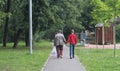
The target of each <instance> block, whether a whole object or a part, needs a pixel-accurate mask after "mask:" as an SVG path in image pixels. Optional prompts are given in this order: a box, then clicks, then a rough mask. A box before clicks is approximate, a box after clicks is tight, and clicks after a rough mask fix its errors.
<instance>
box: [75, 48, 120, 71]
mask: <svg viewBox="0 0 120 71" xmlns="http://www.w3.org/2000/svg"><path fill="white" fill-rule="evenodd" d="M76 55H77V56H78V58H79V60H80V62H82V64H83V65H84V66H85V68H86V70H87V71H120V49H117V50H116V57H114V49H92V48H91V49H86V48H84V47H77V48H76Z"/></svg>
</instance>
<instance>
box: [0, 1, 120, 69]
mask: <svg viewBox="0 0 120 71" xmlns="http://www.w3.org/2000/svg"><path fill="white" fill-rule="evenodd" d="M119 3H120V0H33V1H32V8H33V9H32V14H33V16H32V18H33V22H32V26H33V28H32V30H33V54H32V55H29V1H28V0H1V1H0V38H1V39H0V69H1V70H2V71H16V69H18V70H17V71H19V70H20V71H21V70H23V71H24V70H25V71H30V70H31V71H33V70H34V71H38V70H41V69H40V68H42V66H43V65H44V63H45V61H46V59H47V57H48V56H49V54H50V51H51V49H52V47H53V46H52V45H51V44H50V43H51V42H53V38H54V35H55V33H56V32H57V31H58V30H59V29H61V30H63V33H64V35H65V37H66V39H67V36H68V35H69V34H70V30H71V29H74V30H75V32H76V33H80V32H81V31H83V30H88V31H90V32H95V25H96V24H98V23H101V22H102V23H103V25H104V26H106V27H109V25H110V22H113V23H114V24H113V25H115V26H116V29H115V30H116V34H115V35H116V42H117V44H119V42H120V36H119V35H120V31H119V30H120V25H119V16H120V4H119ZM116 19H118V20H117V21H116ZM78 40H79V37H78ZM78 43H79V41H78ZM79 47H81V46H78V48H76V52H77V55H78V57H79V58H80V60H81V61H82V62H83V65H84V66H85V67H86V68H87V70H88V71H119V70H120V67H119V66H120V61H119V60H120V54H119V49H117V53H116V57H114V55H113V53H114V52H113V49H105V50H102V49H89V50H88V49H85V48H82V47H81V48H79ZM79 49H80V50H79ZM107 53H108V54H107ZM81 54H82V55H81ZM92 54H96V55H92ZM98 54H100V55H98ZM98 56H99V57H100V56H101V58H99V57H98ZM96 57H98V59H97V58H96ZM85 59H86V60H85ZM91 59H92V60H91ZM94 59H95V60H96V62H95V60H94ZM83 60H84V61H83ZM90 60H91V61H90ZM102 60H103V61H102ZM37 61H38V62H37ZM97 61H98V62H97ZM100 61H102V62H100ZM90 62H91V63H90ZM101 64H102V65H101ZM29 65H30V66H29ZM92 65H93V66H92ZM95 66H98V67H95ZM89 68H91V69H89Z"/></svg>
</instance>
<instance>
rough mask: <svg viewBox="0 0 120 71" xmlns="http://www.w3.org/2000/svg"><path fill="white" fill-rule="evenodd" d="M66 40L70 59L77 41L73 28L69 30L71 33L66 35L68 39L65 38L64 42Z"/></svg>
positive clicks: (72, 56)
mask: <svg viewBox="0 0 120 71" xmlns="http://www.w3.org/2000/svg"><path fill="white" fill-rule="evenodd" d="M68 42H69V43H70V59H72V58H74V49H75V45H76V43H77V37H76V35H75V34H74V30H73V29H72V30H71V34H70V35H69V36H68V40H67V42H66V44H67V43H68Z"/></svg>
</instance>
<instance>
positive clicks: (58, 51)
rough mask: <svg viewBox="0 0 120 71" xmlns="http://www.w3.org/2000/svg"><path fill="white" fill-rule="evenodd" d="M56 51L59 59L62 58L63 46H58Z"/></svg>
mask: <svg viewBox="0 0 120 71" xmlns="http://www.w3.org/2000/svg"><path fill="white" fill-rule="evenodd" d="M56 50H57V57H58V58H59V57H60V56H62V51H63V45H58V46H56Z"/></svg>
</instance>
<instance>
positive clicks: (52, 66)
mask: <svg viewBox="0 0 120 71" xmlns="http://www.w3.org/2000/svg"><path fill="white" fill-rule="evenodd" d="M42 71H86V70H85V68H84V67H83V66H82V64H81V63H80V62H79V60H78V59H77V57H76V56H75V58H74V59H70V58H69V48H68V47H66V46H65V47H64V50H63V58H59V59H58V58H56V57H53V56H50V57H49V58H48V60H47V62H46V64H45V66H44V68H43V69H42Z"/></svg>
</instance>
